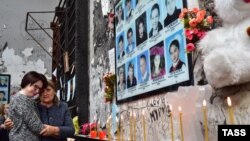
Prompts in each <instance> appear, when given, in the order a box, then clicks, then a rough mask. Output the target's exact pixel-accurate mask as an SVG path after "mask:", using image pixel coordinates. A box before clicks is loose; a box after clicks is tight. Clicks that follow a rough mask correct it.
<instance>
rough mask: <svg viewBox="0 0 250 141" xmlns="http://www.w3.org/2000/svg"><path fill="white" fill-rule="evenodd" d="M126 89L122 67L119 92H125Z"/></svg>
mask: <svg viewBox="0 0 250 141" xmlns="http://www.w3.org/2000/svg"><path fill="white" fill-rule="evenodd" d="M125 88H126V82H125V72H124V68H123V67H121V68H120V69H119V81H118V91H123V90H125Z"/></svg>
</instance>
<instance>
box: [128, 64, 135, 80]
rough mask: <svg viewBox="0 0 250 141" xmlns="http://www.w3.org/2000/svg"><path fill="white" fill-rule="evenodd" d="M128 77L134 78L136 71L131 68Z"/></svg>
mask: <svg viewBox="0 0 250 141" xmlns="http://www.w3.org/2000/svg"><path fill="white" fill-rule="evenodd" d="M128 75H129V77H130V78H133V76H134V70H133V68H131V67H130V68H129V70H128Z"/></svg>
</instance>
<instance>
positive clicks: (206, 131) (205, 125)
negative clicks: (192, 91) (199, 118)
mask: <svg viewBox="0 0 250 141" xmlns="http://www.w3.org/2000/svg"><path fill="white" fill-rule="evenodd" d="M203 113H204V129H205V141H208V125H207V124H208V123H207V108H206V100H203Z"/></svg>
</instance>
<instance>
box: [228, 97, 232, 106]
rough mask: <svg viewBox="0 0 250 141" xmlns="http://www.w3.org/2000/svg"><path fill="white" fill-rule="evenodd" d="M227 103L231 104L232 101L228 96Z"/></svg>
mask: <svg viewBox="0 0 250 141" xmlns="http://www.w3.org/2000/svg"><path fill="white" fill-rule="evenodd" d="M227 104H228V106H232V102H231V99H230V97H227Z"/></svg>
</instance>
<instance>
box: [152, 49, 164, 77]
mask: <svg viewBox="0 0 250 141" xmlns="http://www.w3.org/2000/svg"><path fill="white" fill-rule="evenodd" d="M150 60H151V78H152V79H156V78H159V77H162V76H163V75H165V73H166V71H165V59H164V50H163V47H162V46H158V45H156V46H155V47H153V48H151V49H150Z"/></svg>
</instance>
